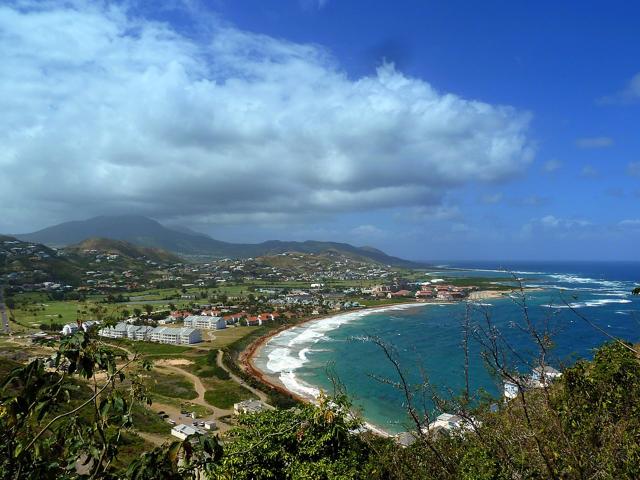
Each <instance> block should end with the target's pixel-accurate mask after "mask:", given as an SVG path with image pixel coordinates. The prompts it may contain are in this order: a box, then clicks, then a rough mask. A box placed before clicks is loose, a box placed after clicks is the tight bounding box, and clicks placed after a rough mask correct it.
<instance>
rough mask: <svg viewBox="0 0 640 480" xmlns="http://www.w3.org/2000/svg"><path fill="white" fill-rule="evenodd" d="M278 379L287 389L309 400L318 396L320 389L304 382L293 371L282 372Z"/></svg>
mask: <svg viewBox="0 0 640 480" xmlns="http://www.w3.org/2000/svg"><path fill="white" fill-rule="evenodd" d="M280 381H281V382H282V384H283V385H284V386H285V388H286V389H287V390H289V391H290V392H293V393H295V394H297V395H300V396H301V397H304V398H308V399H309V400H316V399H317V398H318V397H319V396H320V389H318V388H316V387H313V386H311V385H308V384H306V383H304V382H303V381H301V380H299V379H298V378H297V377H296V374H295V373H293V372H282V373H281V374H280Z"/></svg>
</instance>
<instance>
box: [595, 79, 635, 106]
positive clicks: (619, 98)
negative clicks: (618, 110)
mask: <svg viewBox="0 0 640 480" xmlns="http://www.w3.org/2000/svg"><path fill="white" fill-rule="evenodd" d="M637 101H640V72H639V73H636V74H635V75H634V76H633V77H632V78H631V80H629V83H627V85H626V87H625V88H623V89H622V90H621V91H619V92H617V93H614V94H613V95H608V96H606V97H602V98H601V99H599V100H598V103H599V104H601V105H624V104H629V103H633V102H637Z"/></svg>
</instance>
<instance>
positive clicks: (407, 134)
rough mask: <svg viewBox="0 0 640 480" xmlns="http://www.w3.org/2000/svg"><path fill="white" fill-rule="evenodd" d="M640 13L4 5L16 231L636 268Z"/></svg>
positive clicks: (1, 26) (340, 5)
mask: <svg viewBox="0 0 640 480" xmlns="http://www.w3.org/2000/svg"><path fill="white" fill-rule="evenodd" d="M637 18H640V6H635V5H634V4H633V2H606V3H605V2H581V3H580V4H579V5H578V4H575V3H570V2H565V3H560V2H483V3H479V2H464V3H463V2H453V1H448V2H423V1H404V2H400V1H399V2H384V1H361V2H360V1H348V2H347V1H337V0H325V1H317V0H316V1H312V0H291V1H278V2H264V1H258V0H255V1H223V0H218V1H212V2H194V1H188V2H187V1H185V2H175V3H174V4H172V5H171V7H163V9H161V10H158V9H157V7H156V4H155V3H153V4H152V3H151V2H146V3H136V2H127V3H106V4H104V5H102V4H100V5H99V4H97V3H84V2H80V1H78V2H64V3H55V2H53V3H30V2H15V3H12V2H9V3H8V4H6V5H5V6H4V7H1V8H0V32H3V33H0V36H1V37H0V53H1V54H2V55H3V58H7V59H8V60H7V62H6V65H7V67H8V70H7V71H10V72H11V74H10V75H6V76H3V77H2V79H0V106H1V107H3V111H5V112H8V114H7V115H5V119H4V120H0V121H2V122H6V124H3V125H1V126H2V127H4V128H3V133H1V134H0V135H1V136H3V144H5V145H7V148H6V149H5V152H4V153H0V166H2V167H3V170H4V171H5V173H6V174H5V175H4V176H3V177H2V178H0V201H1V202H2V203H3V205H5V206H6V207H5V208H3V210H5V214H4V215H3V217H2V218H0V231H5V232H22V231H28V230H33V229H36V228H41V227H43V226H46V225H48V224H50V223H53V222H56V221H64V220H70V219H79V218H84V217H89V216H92V215H97V214H117V213H131V212H132V211H134V212H136V213H142V214H147V215H149V216H152V217H154V218H157V219H158V220H160V221H163V222H166V223H169V224H174V225H186V226H189V227H191V228H194V229H197V230H200V231H204V232H206V233H210V234H211V235H212V236H214V237H216V238H219V239H223V240H232V241H245V242H254V241H261V240H267V239H273V238H278V239H296V240H305V239H326V240H338V241H348V242H351V243H355V244H359V245H364V244H368V245H373V246H376V247H380V248H382V249H384V250H386V251H388V252H389V253H392V254H395V255H399V256H403V257H406V258H415V259H637V258H638V257H637V253H636V251H637V245H638V240H640V208H638V204H639V203H640V153H639V152H640V135H639V133H640V132H639V131H638V130H639V126H640V63H639V61H638V47H640V31H639V30H638V28H637ZM2 37H4V38H2ZM25 166H26V167H28V168H26V169H25ZM25 170H26V173H25ZM3 192H4V193H3Z"/></svg>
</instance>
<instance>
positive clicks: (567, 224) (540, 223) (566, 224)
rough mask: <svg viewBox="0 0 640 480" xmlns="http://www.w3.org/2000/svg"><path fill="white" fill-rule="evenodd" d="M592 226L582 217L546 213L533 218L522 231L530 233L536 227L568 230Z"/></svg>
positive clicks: (549, 229) (550, 229) (548, 229)
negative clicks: (569, 217)
mask: <svg viewBox="0 0 640 480" xmlns="http://www.w3.org/2000/svg"><path fill="white" fill-rule="evenodd" d="M591 226H593V223H591V222H590V221H588V220H584V219H567V218H560V217H556V216H555V215H546V216H544V217H541V218H534V219H532V220H531V221H529V222H528V223H526V224H525V225H524V226H523V227H522V232H523V233H526V234H530V233H531V232H532V231H534V230H536V229H542V230H547V231H568V230H576V229H583V228H586V227H591Z"/></svg>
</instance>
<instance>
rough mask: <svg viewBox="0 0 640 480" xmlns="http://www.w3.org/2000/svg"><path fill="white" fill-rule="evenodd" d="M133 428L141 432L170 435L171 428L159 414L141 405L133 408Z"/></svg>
mask: <svg viewBox="0 0 640 480" xmlns="http://www.w3.org/2000/svg"><path fill="white" fill-rule="evenodd" d="M132 416H133V428H135V429H136V430H139V431H141V432H148V433H157V434H160V435H169V433H171V426H170V425H169V424H168V423H167V422H165V421H164V420H163V419H161V418H160V417H159V416H158V414H157V413H155V412H153V411H151V410H149V409H148V408H144V407H143V406H141V405H136V406H134V407H133V415H132Z"/></svg>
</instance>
